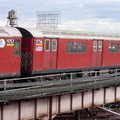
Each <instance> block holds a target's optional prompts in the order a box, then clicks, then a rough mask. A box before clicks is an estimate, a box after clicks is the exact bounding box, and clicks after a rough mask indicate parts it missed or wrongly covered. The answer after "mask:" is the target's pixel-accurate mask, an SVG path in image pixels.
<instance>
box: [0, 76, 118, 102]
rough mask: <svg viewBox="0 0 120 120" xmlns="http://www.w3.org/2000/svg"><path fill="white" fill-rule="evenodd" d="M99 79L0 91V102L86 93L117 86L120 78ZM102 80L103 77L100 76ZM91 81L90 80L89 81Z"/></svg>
mask: <svg viewBox="0 0 120 120" xmlns="http://www.w3.org/2000/svg"><path fill="white" fill-rule="evenodd" d="M100 78H101V77H97V78H96V79H95V78H94V79H93V77H91V78H90V77H89V80H88V79H87V78H82V81H80V79H76V80H74V82H73V81H72V82H70V80H69V82H68V81H67V80H66V81H65V80H64V81H62V83H61V84H60V83H59V84H58V83H56V84H53V82H52V84H50V83H49V84H47V85H43V86H41V85H39V84H38V85H37V86H32V87H31V86H30V87H25V88H20V89H11V90H5V91H0V100H1V101H3V100H18V99H29V98H36V97H45V96H51V95H57V94H65V93H70V92H77V91H86V90H90V89H99V88H101V87H108V86H111V85H116V86H117V85H119V84H120V78H119V77H117V78H116V76H114V75H110V76H109V77H108V76H104V79H100ZM102 78H103V76H102ZM90 79H91V80H90Z"/></svg>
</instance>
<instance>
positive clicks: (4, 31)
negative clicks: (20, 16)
mask: <svg viewBox="0 0 120 120" xmlns="http://www.w3.org/2000/svg"><path fill="white" fill-rule="evenodd" d="M0 37H22V35H21V33H20V32H19V30H18V29H16V28H13V27H0Z"/></svg>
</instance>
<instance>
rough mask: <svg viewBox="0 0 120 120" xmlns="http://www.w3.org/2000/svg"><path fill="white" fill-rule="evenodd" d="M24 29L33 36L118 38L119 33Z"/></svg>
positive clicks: (119, 36)
mask: <svg viewBox="0 0 120 120" xmlns="http://www.w3.org/2000/svg"><path fill="white" fill-rule="evenodd" d="M25 29H26V30H27V31H29V32H30V33H31V34H32V35H33V37H46V38H66V39H69V38H73V39H96V40H97V39H99V40H120V34H115V33H100V32H83V31H68V30H47V29H39V28H25Z"/></svg>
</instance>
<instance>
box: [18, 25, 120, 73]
mask: <svg viewBox="0 0 120 120" xmlns="http://www.w3.org/2000/svg"><path fill="white" fill-rule="evenodd" d="M17 29H18V30H19V31H20V32H21V34H22V36H23V37H22V47H21V50H22V62H21V71H22V74H49V73H59V72H74V71H87V70H88V71H89V70H101V69H113V68H120V34H110V33H95V32H80V31H63V30H43V29H37V28H20V27H18V28H17Z"/></svg>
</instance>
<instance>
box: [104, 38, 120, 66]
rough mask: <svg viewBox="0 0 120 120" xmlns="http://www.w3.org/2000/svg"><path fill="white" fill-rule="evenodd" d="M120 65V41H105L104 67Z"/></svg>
mask: <svg viewBox="0 0 120 120" xmlns="http://www.w3.org/2000/svg"><path fill="white" fill-rule="evenodd" d="M112 65H120V41H112V40H106V41H104V52H103V66H112Z"/></svg>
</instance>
